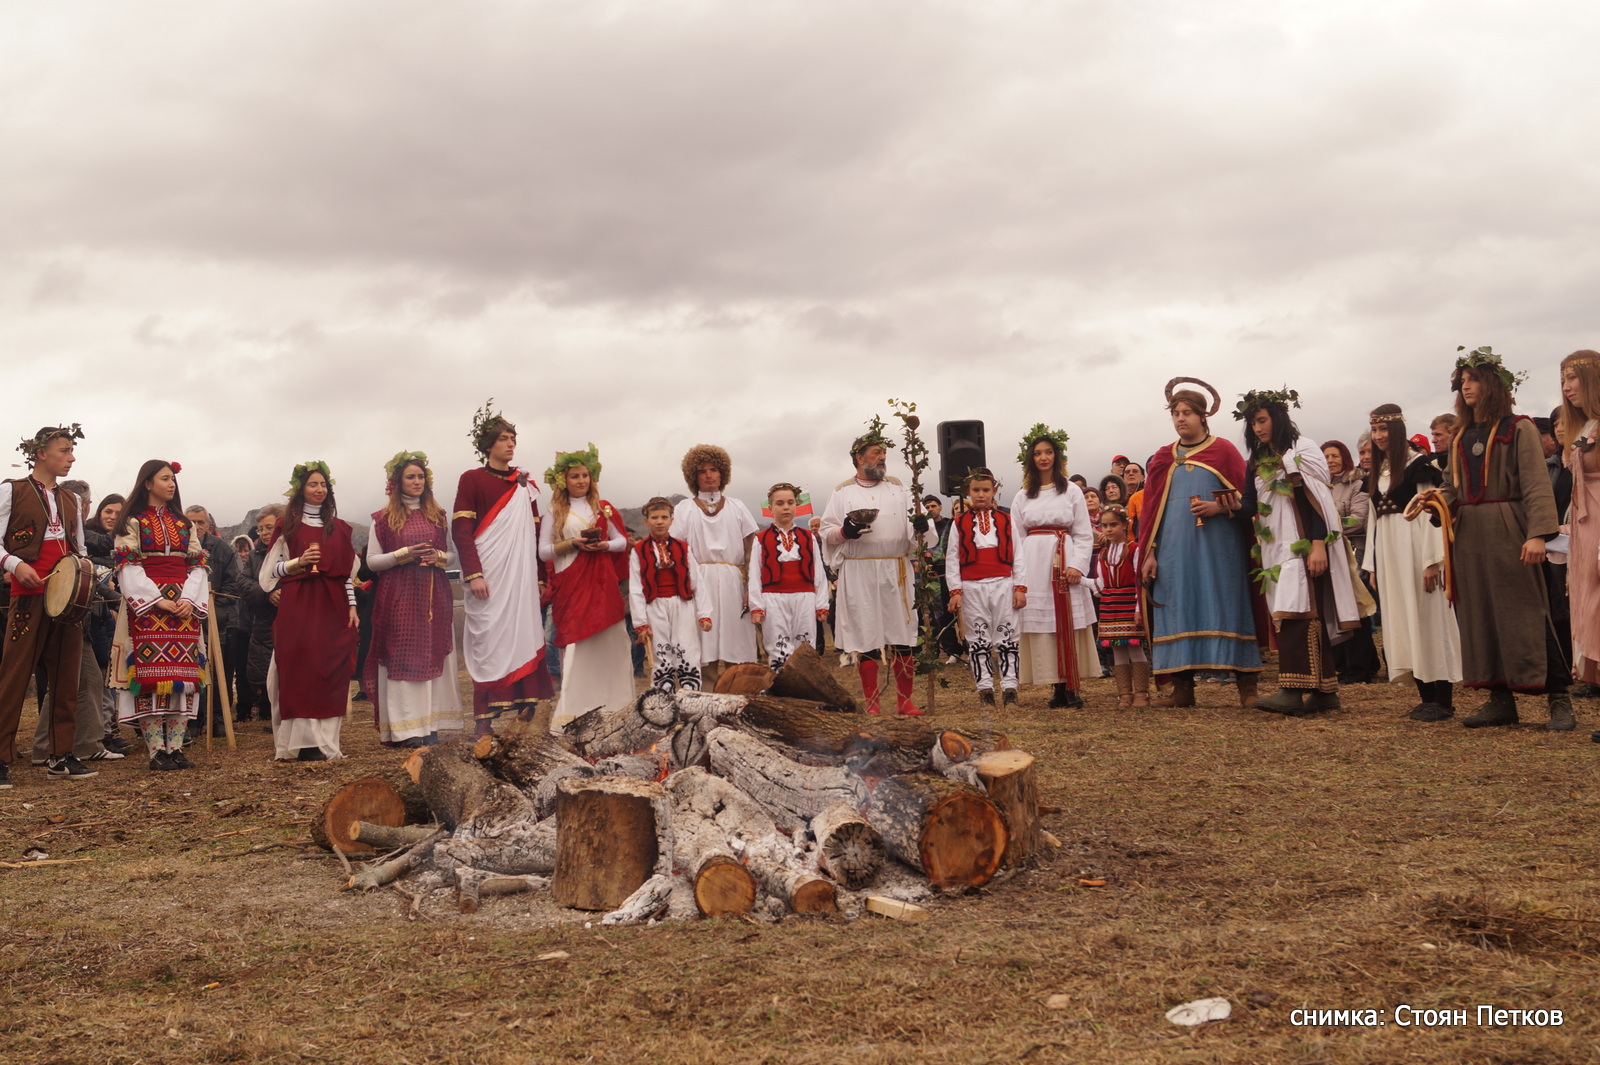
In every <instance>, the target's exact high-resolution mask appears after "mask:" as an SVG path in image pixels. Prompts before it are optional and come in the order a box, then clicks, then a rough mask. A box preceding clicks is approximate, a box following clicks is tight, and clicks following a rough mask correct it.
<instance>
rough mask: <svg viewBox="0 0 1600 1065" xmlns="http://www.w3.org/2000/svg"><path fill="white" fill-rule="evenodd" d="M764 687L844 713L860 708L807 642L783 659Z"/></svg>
mask: <svg viewBox="0 0 1600 1065" xmlns="http://www.w3.org/2000/svg"><path fill="white" fill-rule="evenodd" d="M767 691H768V693H769V694H772V695H780V696H787V697H789V698H791V699H808V700H810V701H812V702H817V703H822V704H823V705H824V706H829V707H832V708H833V709H835V710H838V711H841V712H843V713H846V714H858V713H860V712H861V704H860V703H859V702H857V701H856V697H855V696H853V695H851V694H850V693H849V692H847V691H845V689H844V686H843V685H841V684H840V683H839V682H838V680H836V679H835V678H834V676H833V673H832V672H830V671H829V669H828V667H827V666H826V665H824V664H823V662H822V656H821V655H819V654H818V653H817V649H816V648H815V647H812V646H811V645H810V644H809V643H803V644H801V645H800V646H799V647H798V648H796V649H795V651H794V652H793V653H792V654H790V655H789V657H788V658H787V659H785V660H784V663H783V667H782V668H781V669H779V670H778V673H777V676H775V677H774V678H773V680H772V683H771V684H770V685H769V686H768V687H767Z"/></svg>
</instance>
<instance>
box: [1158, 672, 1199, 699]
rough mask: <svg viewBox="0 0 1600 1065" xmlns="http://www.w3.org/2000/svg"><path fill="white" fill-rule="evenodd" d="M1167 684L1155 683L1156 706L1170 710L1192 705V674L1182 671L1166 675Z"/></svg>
mask: <svg viewBox="0 0 1600 1065" xmlns="http://www.w3.org/2000/svg"><path fill="white" fill-rule="evenodd" d="M1166 679H1167V681H1168V683H1167V684H1162V683H1161V681H1160V680H1157V681H1156V686H1157V694H1156V705H1157V706H1164V707H1172V708H1175V709H1176V708H1182V707H1186V706H1193V705H1194V673H1192V672H1191V671H1189V670H1187V669H1186V670H1183V671H1182V672H1179V673H1168V674H1167V677H1166Z"/></svg>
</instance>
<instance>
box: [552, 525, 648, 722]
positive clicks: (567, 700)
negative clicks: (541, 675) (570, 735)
mask: <svg viewBox="0 0 1600 1065" xmlns="http://www.w3.org/2000/svg"><path fill="white" fill-rule="evenodd" d="M593 525H594V507H593V505H591V504H590V502H589V497H587V496H585V497H584V498H582V499H574V500H572V501H571V506H570V508H569V509H568V511H567V520H566V523H565V524H564V525H563V527H562V528H561V529H560V530H559V534H558V530H557V529H556V528H555V520H554V519H553V518H551V517H546V518H545V520H544V521H541V522H540V523H539V557H540V558H542V559H544V560H545V561H546V562H553V563H554V564H555V571H556V572H557V573H561V572H563V571H565V570H566V568H567V567H568V566H570V565H572V564H573V562H575V561H577V558H578V553H577V551H575V550H574V551H569V552H567V553H566V554H564V555H557V554H556V551H555V542H556V541H557V540H570V539H573V538H575V537H577V536H579V535H580V534H581V533H582V532H583V530H584V529H587V528H592V527H593ZM627 549H628V539H627V537H626V536H623V535H621V534H617V535H615V536H613V537H612V538H611V539H609V540H607V541H606V550H607V551H626V550H627ZM619 594H620V590H619ZM560 636H561V634H560V632H557V633H556V637H557V638H558V639H559V638H560ZM632 701H633V648H632V647H631V646H630V645H629V643H628V626H627V625H626V624H624V623H623V622H621V621H619V622H617V623H616V624H615V625H611V626H609V627H607V628H605V629H602V630H601V631H600V632H597V633H595V634H594V635H593V636H590V637H589V638H588V639H586V640H579V641H578V642H577V643H569V644H567V646H566V647H564V648H562V650H561V696H560V698H559V699H558V700H557V701H556V709H555V715H554V716H553V717H552V718H551V719H550V730H551V731H552V732H554V731H557V730H559V729H560V728H561V726H562V725H565V724H566V723H567V722H569V721H572V720H574V719H575V718H579V717H582V716H583V715H584V714H587V713H588V712H589V711H590V710H617V709H620V708H622V707H624V706H627V705H628V704H629V703H630V702H632Z"/></svg>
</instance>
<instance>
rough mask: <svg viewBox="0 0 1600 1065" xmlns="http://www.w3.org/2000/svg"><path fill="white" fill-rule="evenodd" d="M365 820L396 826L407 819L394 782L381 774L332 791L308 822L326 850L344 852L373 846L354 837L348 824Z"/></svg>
mask: <svg viewBox="0 0 1600 1065" xmlns="http://www.w3.org/2000/svg"><path fill="white" fill-rule="evenodd" d="M357 822H366V823H368V824H373V825H383V826H385V827H388V828H398V827H400V826H401V825H403V824H405V823H406V804H405V800H404V799H402V798H401V797H400V793H399V792H398V791H396V790H395V787H394V785H393V784H391V783H389V782H388V781H387V780H384V779H383V778H382V777H362V778H361V779H360V780H353V781H351V782H350V783H348V784H346V785H345V786H344V787H342V788H340V789H339V790H338V791H336V792H334V793H333V797H332V798H330V799H329V800H328V801H327V803H326V804H325V805H324V806H323V807H322V812H321V814H319V815H318V816H317V817H315V818H313V819H312V822H311V835H312V838H313V839H315V840H316V841H317V842H318V843H319V844H321V845H322V846H323V847H325V848H327V849H328V850H340V851H343V852H344V853H345V854H371V853H372V847H371V846H369V845H368V844H366V843H362V842H361V841H359V840H357V839H356V837H355V835H354V833H353V832H352V831H351V825H352V824H355V823H357Z"/></svg>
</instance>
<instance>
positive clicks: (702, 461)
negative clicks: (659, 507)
mask: <svg viewBox="0 0 1600 1065" xmlns="http://www.w3.org/2000/svg"><path fill="white" fill-rule="evenodd" d="M702 466H715V467H716V468H717V472H719V473H721V474H722V487H721V489H720V491H723V492H726V491H727V490H728V485H729V484H730V483H731V482H732V481H733V460H732V459H730V458H729V457H728V453H727V452H726V451H724V450H723V449H722V448H720V447H718V446H717V445H715V444H696V445H695V446H694V447H692V448H690V449H689V450H688V451H686V452H684V455H683V483H684V484H686V485H688V486H689V494H690V495H691V496H692V495H694V494H695V493H696V492H698V491H700V479H699V474H700V467H702Z"/></svg>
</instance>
